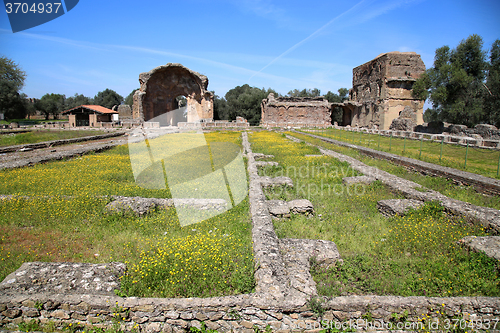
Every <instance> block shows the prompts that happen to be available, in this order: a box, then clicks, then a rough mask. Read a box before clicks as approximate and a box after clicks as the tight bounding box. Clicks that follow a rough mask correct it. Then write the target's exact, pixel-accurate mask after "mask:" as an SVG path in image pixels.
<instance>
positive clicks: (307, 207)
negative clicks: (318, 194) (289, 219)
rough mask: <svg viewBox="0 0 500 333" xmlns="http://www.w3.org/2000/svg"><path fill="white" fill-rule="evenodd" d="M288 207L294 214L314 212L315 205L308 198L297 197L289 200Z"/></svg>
mask: <svg viewBox="0 0 500 333" xmlns="http://www.w3.org/2000/svg"><path fill="white" fill-rule="evenodd" d="M288 208H289V209H290V211H291V212H292V213H294V214H312V213H314V207H313V205H312V203H311V201H309V200H307V199H296V200H292V201H289V202H288Z"/></svg>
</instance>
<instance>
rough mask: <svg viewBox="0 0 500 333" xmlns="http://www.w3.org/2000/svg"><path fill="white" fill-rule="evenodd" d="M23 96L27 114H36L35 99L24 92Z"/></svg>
mask: <svg viewBox="0 0 500 333" xmlns="http://www.w3.org/2000/svg"><path fill="white" fill-rule="evenodd" d="M21 98H22V100H23V104H24V108H25V110H26V116H27V117H28V118H29V116H31V115H34V114H35V113H36V108H35V100H33V99H30V98H28V95H26V94H24V93H22V94H21Z"/></svg>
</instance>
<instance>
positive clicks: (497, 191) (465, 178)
mask: <svg viewBox="0 0 500 333" xmlns="http://www.w3.org/2000/svg"><path fill="white" fill-rule="evenodd" d="M351 130H356V131H360V130H361V129H356V128H354V129H351ZM364 131H365V132H367V133H373V134H381V135H386V136H390V135H391V134H392V135H393V136H394V137H398V136H399V137H401V136H400V134H401V133H399V132H392V131H378V130H364ZM403 133H407V134H408V135H410V133H413V134H415V135H417V134H418V133H414V132H403ZM420 135H425V134H420ZM434 136H436V138H435V139H437V140H438V141H439V142H440V141H441V140H440V138H441V137H440V136H439V135H433V137H434ZM315 137H316V138H318V139H321V140H323V141H327V142H331V143H334V144H336V145H339V146H345V147H350V148H354V149H357V150H359V151H360V152H361V153H363V154H365V155H368V156H372V157H374V158H379V159H385V160H389V161H391V162H394V163H396V164H400V165H404V166H405V167H408V168H410V169H413V170H415V171H417V172H421V173H424V174H429V175H433V176H438V177H444V178H448V179H451V180H453V181H455V182H458V183H461V184H466V185H471V186H474V187H475V188H476V190H477V191H479V192H482V193H486V194H493V195H500V181H499V180H498V179H493V178H489V177H485V176H481V175H478V174H474V173H471V172H467V171H461V170H457V169H453V168H449V167H444V166H440V165H436V164H432V163H428V162H424V161H420V160H415V159H413V158H408V157H404V156H399V155H395V154H391V153H387V152H383V151H378V150H375V149H371V148H366V147H362V146H357V145H353V144H350V143H346V142H342V141H337V140H333V139H329V138H325V137H320V136H315ZM414 139H419V138H418V136H417V137H414ZM443 139H445V138H443ZM433 140H434V138H433ZM445 142H446V141H445Z"/></svg>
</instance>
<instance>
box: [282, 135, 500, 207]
mask: <svg viewBox="0 0 500 333" xmlns="http://www.w3.org/2000/svg"><path fill="white" fill-rule="evenodd" d="M287 134H289V135H292V136H295V137H297V138H299V139H302V140H305V141H307V142H310V143H312V144H315V145H317V146H320V147H324V148H326V149H330V150H333V151H336V152H339V153H341V154H344V155H348V156H351V157H354V158H356V159H357V160H359V161H361V162H363V163H365V164H366V165H370V166H373V167H376V168H378V169H381V170H384V171H387V172H389V173H391V174H393V175H396V176H398V177H401V178H404V179H408V180H411V181H413V182H415V183H417V184H420V185H422V186H424V187H427V188H430V189H432V190H434V191H437V192H440V193H441V194H443V195H446V196H448V197H450V198H453V199H457V200H461V201H465V202H470V203H472V204H474V205H478V206H484V207H490V208H494V209H500V197H499V196H489V195H485V194H482V193H478V192H477V191H476V190H475V189H474V187H473V186H466V185H459V184H455V183H454V182H453V181H452V180H449V179H446V178H442V177H433V176H425V175H422V174H421V173H418V172H414V171H410V170H408V169H406V168H405V167H403V166H401V165H397V164H394V163H392V162H390V161H387V160H381V159H376V158H372V157H370V156H366V155H363V154H361V153H360V152H359V151H358V150H355V149H351V148H347V147H342V146H337V145H334V144H332V143H328V142H325V141H322V140H320V139H316V138H312V137H310V136H308V135H304V134H299V133H292V132H289V133H287Z"/></svg>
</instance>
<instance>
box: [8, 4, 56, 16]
mask: <svg viewBox="0 0 500 333" xmlns="http://www.w3.org/2000/svg"><path fill="white" fill-rule="evenodd" d="M60 7H61V3H60V2H53V3H52V2H47V3H43V2H39V3H33V4H32V5H31V6H30V4H27V3H22V2H12V3H11V2H7V3H6V4H5V11H6V12H7V14H12V13H14V14H28V13H33V14H44V13H45V14H51V13H55V14H57V12H58V11H59V9H60Z"/></svg>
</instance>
